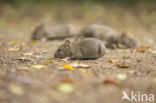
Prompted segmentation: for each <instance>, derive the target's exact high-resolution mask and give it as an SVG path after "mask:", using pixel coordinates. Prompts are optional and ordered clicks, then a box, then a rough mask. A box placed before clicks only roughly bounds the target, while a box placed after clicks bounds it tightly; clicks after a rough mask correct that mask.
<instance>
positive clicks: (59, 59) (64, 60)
mask: <svg viewBox="0 0 156 103" xmlns="http://www.w3.org/2000/svg"><path fill="white" fill-rule="evenodd" d="M56 60H58V61H63V62H68V59H67V58H66V59H61V58H56Z"/></svg>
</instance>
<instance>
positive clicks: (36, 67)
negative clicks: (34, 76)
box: [32, 64, 46, 69]
mask: <svg viewBox="0 0 156 103" xmlns="http://www.w3.org/2000/svg"><path fill="white" fill-rule="evenodd" d="M32 67H33V68H35V69H45V68H46V66H45V65H39V64H38V65H32Z"/></svg>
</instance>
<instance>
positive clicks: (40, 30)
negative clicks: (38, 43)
mask: <svg viewBox="0 0 156 103" xmlns="http://www.w3.org/2000/svg"><path fill="white" fill-rule="evenodd" d="M46 37H47V33H46V31H45V28H44V25H38V26H37V27H36V28H35V30H34V32H33V33H32V39H33V40H41V39H43V38H46Z"/></svg>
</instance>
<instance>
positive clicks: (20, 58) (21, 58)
mask: <svg viewBox="0 0 156 103" xmlns="http://www.w3.org/2000/svg"><path fill="white" fill-rule="evenodd" d="M16 59H17V60H22V61H31V60H30V59H27V58H26V57H18V58H16Z"/></svg>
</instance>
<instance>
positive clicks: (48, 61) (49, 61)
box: [44, 60, 53, 63]
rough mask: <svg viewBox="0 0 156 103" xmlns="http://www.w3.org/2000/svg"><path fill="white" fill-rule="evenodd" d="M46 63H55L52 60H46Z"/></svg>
mask: <svg viewBox="0 0 156 103" xmlns="http://www.w3.org/2000/svg"><path fill="white" fill-rule="evenodd" d="M44 62H47V63H51V62H53V61H52V60H44Z"/></svg>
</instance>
